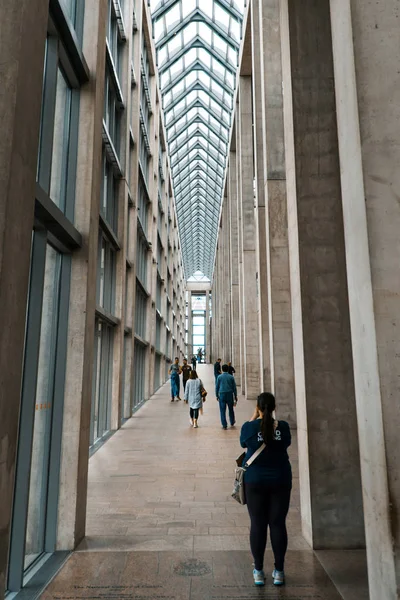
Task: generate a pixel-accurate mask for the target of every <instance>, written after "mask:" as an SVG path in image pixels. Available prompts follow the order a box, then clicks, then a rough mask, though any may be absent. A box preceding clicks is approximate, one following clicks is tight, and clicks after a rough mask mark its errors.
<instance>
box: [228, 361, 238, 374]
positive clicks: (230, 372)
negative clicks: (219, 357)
mask: <svg viewBox="0 0 400 600" xmlns="http://www.w3.org/2000/svg"><path fill="white" fill-rule="evenodd" d="M228 373H229V375H234V374H235V373H236V371H235V369H234V368H233V367H232V363H231V362H228Z"/></svg>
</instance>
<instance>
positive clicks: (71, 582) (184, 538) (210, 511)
mask: <svg viewBox="0 0 400 600" xmlns="http://www.w3.org/2000/svg"><path fill="white" fill-rule="evenodd" d="M199 373H200V376H201V377H202V379H203V383H204V385H205V387H206V388H207V389H208V391H209V392H210V393H209V396H208V399H207V402H206V403H205V406H204V415H203V416H201V417H200V419H199V428H198V429H193V428H191V427H190V426H189V414H188V413H189V409H188V408H187V406H186V405H185V404H183V402H175V403H170V402H169V386H168V384H167V385H165V386H164V387H163V388H161V389H160V390H159V392H158V393H157V394H155V396H153V397H152V398H151V400H150V401H149V402H147V403H146V404H145V405H144V406H143V407H142V408H141V409H140V410H139V411H138V412H137V413H136V414H135V416H134V417H133V418H132V419H131V420H129V421H128V422H127V423H126V424H125V425H124V427H123V428H122V429H121V430H120V431H118V432H117V433H116V434H115V435H114V436H113V437H112V438H111V439H110V440H109V441H108V442H107V443H106V444H105V445H104V446H103V447H102V448H100V450H98V452H97V453H96V454H95V455H94V456H93V457H92V458H91V459H90V468H89V489H88V509H87V537H86V538H85V540H84V541H83V542H82V543H81V544H80V546H79V547H78V549H77V551H76V552H75V553H74V554H72V555H71V557H70V558H69V560H68V561H67V563H66V565H65V566H64V567H63V569H62V570H61V571H60V573H59V574H58V575H57V577H56V578H55V579H54V580H53V582H52V583H51V584H50V586H49V587H48V588H47V590H46V591H45V592H44V593H43V594H42V596H41V598H43V599H46V600H50V599H57V600H72V599H78V598H87V599H88V598H91V599H94V598H96V599H100V598H103V599H107V598H108V599H116V598H118V599H121V600H122V599H135V600H140V599H144V598H146V599H154V600H200V599H204V600H208V599H210V600H211V599H212V600H220V599H228V598H229V599H232V600H234V599H235V600H245V599H246V600H252V599H258V598H264V599H271V600H272V599H275V598H282V599H284V600H305V599H313V600H340V599H341V598H342V595H340V594H339V593H338V591H337V589H336V587H335V586H334V584H333V583H332V581H331V579H330V577H329V576H328V574H327V572H329V566H331V567H332V571H333V572H336V573H338V572H339V575H340V573H341V568H340V563H341V560H342V555H341V554H340V553H333V554H329V553H328V554H326V555H325V563H324V567H325V568H323V567H322V566H321V562H320V560H319V559H318V557H317V556H316V555H315V553H313V551H312V550H311V549H310V547H309V546H308V544H307V543H306V541H305V540H304V538H303V537H302V535H301V526H300V513H299V491H298V463H297V448H296V438H295V436H294V439H293V445H292V447H291V449H290V457H291V462H292V467H293V473H294V485H293V494H292V503H291V508H290V511H289V516H288V531H289V550H288V555H287V563H286V572H287V585H286V587H285V588H284V589H275V588H274V587H273V586H272V584H270V581H269V579H268V581H267V585H266V586H265V588H262V589H256V588H255V587H254V586H253V583H252V566H251V563H252V558H251V555H250V551H249V541H248V532H249V518H248V514H247V510H246V508H245V507H242V506H240V505H238V504H237V503H235V502H234V501H233V500H232V499H231V497H230V492H231V490H232V479H233V470H234V459H235V457H236V456H237V455H238V454H239V453H240V451H241V449H240V445H239V441H238V437H239V430H240V425H241V423H243V422H244V421H245V420H246V419H247V418H249V417H250V416H251V414H252V412H253V404H252V403H250V402H247V401H245V400H244V399H241V400H240V401H239V404H238V407H237V424H238V426H237V427H236V428H232V429H228V430H227V431H224V430H222V429H221V426H220V423H219V411H218V403H217V402H216V401H215V396H214V394H213V374H212V367H211V366H204V365H201V366H200V367H199ZM278 416H279V415H278ZM353 559H354V561H355V563H354V564H356V563H357V561H358V563H357V564H358V571H357V573H359V574H360V575H359V580H358V582H356V583H357V585H354V583H355V582H354V581H352V580H351V577H349V575H348V576H347V578H348V579H349V581H348V579H346V578H345V580H344V581H342V589H341V591H342V593H343V589H345V588H346V586H347V588H346V590H347V591H346V595H343V597H345V598H346V600H350V599H351V600H352V599H353V598H354V599H357V600H364V599H367V598H368V594H366V589H365V581H364V579H363V574H364V572H363V565H364V562H363V561H364V557H363V555H362V556H360V555H359V554H358V555H357V553H352V554H351V556H348V557H347V559H346V562H345V564H347V565H348V564H349V560H350V562H351V561H352V560H353ZM272 565H273V560H272V554H271V552H270V550H268V551H267V555H266V570H267V572H268V573H269V572H270V571H271V570H272ZM325 569H326V570H325ZM335 569H336V571H335ZM342 579H343V578H342ZM343 586H344V587H343Z"/></svg>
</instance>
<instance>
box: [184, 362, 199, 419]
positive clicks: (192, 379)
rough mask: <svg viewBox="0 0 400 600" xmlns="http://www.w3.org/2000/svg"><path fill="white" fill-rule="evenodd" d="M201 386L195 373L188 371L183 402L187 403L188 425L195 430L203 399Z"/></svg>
mask: <svg viewBox="0 0 400 600" xmlns="http://www.w3.org/2000/svg"><path fill="white" fill-rule="evenodd" d="M202 388H203V384H202V382H201V379H199V377H198V375H197V371H190V376H189V381H188V382H187V384H186V388H185V402H186V403H189V407H190V424H191V425H192V426H193V427H194V429H197V427H198V425H197V420H198V418H199V411H200V409H201V408H202V406H203V398H202V396H201V390H202Z"/></svg>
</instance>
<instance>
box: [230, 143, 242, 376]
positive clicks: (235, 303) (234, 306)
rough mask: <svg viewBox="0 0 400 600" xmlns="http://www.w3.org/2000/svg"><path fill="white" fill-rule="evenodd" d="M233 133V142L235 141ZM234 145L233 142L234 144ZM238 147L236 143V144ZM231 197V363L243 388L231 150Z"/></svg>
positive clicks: (236, 220)
mask: <svg viewBox="0 0 400 600" xmlns="http://www.w3.org/2000/svg"><path fill="white" fill-rule="evenodd" d="M235 135H236V134H235V132H233V140H235V142H236V139H235ZM232 143H233V142H232ZM235 147H236V143H235ZM228 178H229V179H228V185H229V188H228V195H229V245H230V255H231V260H230V271H231V274H230V279H231V324H232V331H231V346H232V354H231V361H232V365H233V366H234V367H235V370H236V373H235V378H236V383H237V385H238V387H240V386H241V377H240V374H241V373H240V371H241V367H240V323H241V319H240V300H239V252H238V205H237V171H236V151H233V150H231V153H230V157H229V172H228Z"/></svg>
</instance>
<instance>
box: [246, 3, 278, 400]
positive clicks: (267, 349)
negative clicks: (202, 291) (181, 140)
mask: <svg viewBox="0 0 400 600" xmlns="http://www.w3.org/2000/svg"><path fill="white" fill-rule="evenodd" d="M260 14H261V0H253V3H252V9H251V41H252V68H253V76H252V82H253V119H254V166H255V179H256V190H255V191H256V210H255V219H256V239H257V243H256V252H257V282H258V286H257V292H258V303H257V304H258V331H259V336H260V372H261V374H262V377H261V381H260V384H261V388H262V389H263V390H273V387H274V386H273V347H272V314H271V269H270V256H269V219H268V206H266V205H267V203H268V196H267V194H266V192H268V191H267V190H265V184H264V162H266V157H265V155H264V150H265V149H266V144H265V143H264V136H265V129H264V121H263V108H264V106H263V105H264V73H263V56H262V52H263V43H262V29H261V27H262V22H261V20H260ZM261 388H260V391H261Z"/></svg>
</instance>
